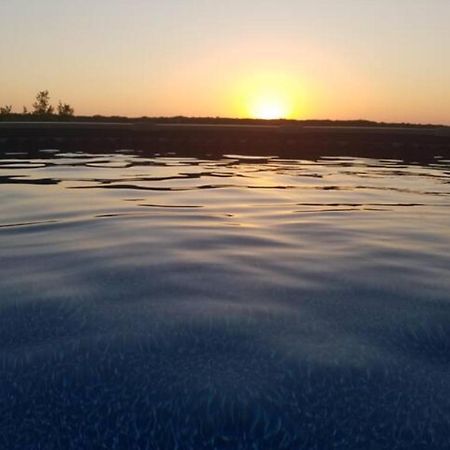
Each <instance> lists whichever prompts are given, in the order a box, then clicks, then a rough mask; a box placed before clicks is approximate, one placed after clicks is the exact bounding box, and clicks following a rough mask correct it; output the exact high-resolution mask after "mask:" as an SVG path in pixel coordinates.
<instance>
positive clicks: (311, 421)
mask: <svg viewBox="0 0 450 450" xmlns="http://www.w3.org/2000/svg"><path fill="white" fill-rule="evenodd" d="M0 183H1V186H0V205H1V215H0V249H1V253H0V364H1V370H0V399H1V401H0V448H5V449H9V450H11V449H16V448H17V449H46V450H47V449H54V448H55V449H57V448H58V449H59V448H61V449H72V448H73V449H90V448H107V449H115V448H128V449H138V448H142V449H196V450H197V449H225V448H226V449H233V450H236V449H265V450H266V449H267V450H275V449H317V450H327V449H332V448H336V449H390V450H392V449H427V450H428V449H446V448H449V445H450V213H449V211H450V209H449V207H450V160H448V159H444V158H442V157H439V155H436V156H435V157H434V158H430V161H429V162H428V163H427V164H425V163H414V162H413V161H408V162H405V161H403V160H380V159H368V158H367V159H364V158H356V157H346V156H345V155H344V156H342V157H335V156H334V157H327V156H323V157H321V158H318V159H316V160H302V159H283V158H280V157H277V156H276V155H274V156H273V157H268V156H261V157H248V156H243V155H238V154H233V152H232V151H230V153H229V154H224V155H221V156H216V157H214V158H213V157H212V156H210V157H208V156H205V155H203V156H201V157H200V156H198V157H182V156H180V155H177V154H176V153H171V154H148V153H143V152H139V151H134V150H123V151H117V152H113V153H103V154H100V153H87V152H83V151H78V152H71V153H68V152H63V151H59V150H52V149H44V150H41V151H39V152H12V151H11V152H3V153H1V154H0Z"/></svg>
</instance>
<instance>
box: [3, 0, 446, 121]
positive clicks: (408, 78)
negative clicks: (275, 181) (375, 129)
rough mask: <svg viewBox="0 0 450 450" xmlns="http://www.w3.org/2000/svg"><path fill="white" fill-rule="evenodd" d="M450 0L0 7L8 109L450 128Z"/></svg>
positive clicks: (115, 0) (11, 3)
mask: <svg viewBox="0 0 450 450" xmlns="http://www.w3.org/2000/svg"><path fill="white" fill-rule="evenodd" d="M449 23H450V1H449V0H373V1H371V0H340V1H336V0H315V1H314V2H313V1H309V0H308V1H303V0H278V1H277V2H275V1H267V0H227V1H223V0H220V1H218V0H210V1H206V0H203V1H201V0H197V1H194V0H165V1H164V2H161V1H153V0H128V1H123V0H89V1H85V0H70V1H69V0H2V1H0V65H1V71H0V105H3V104H12V105H13V106H14V110H15V111H21V110H22V106H23V105H25V106H27V107H30V105H31V103H32V101H33V97H34V95H35V93H36V92H37V91H38V90H42V89H48V90H49V91H50V93H51V95H52V99H53V100H54V102H55V103H56V102H57V101H58V100H63V101H66V102H68V103H70V104H71V105H72V106H74V107H75V110H76V113H78V114H104V115H113V114H118V115H128V116H142V115H147V116H173V115H187V116H224V117H225V116H226V117H249V116H258V115H262V112H263V111H264V110H265V108H266V107H269V109H270V108H271V109H272V111H270V112H273V113H278V109H277V107H278V104H279V105H281V106H280V108H279V109H280V111H279V113H280V115H285V116H288V117H294V118H300V119H302V118H321V119H325V118H330V119H359V118H364V119H372V120H382V121H396V122H402V121H408V122H421V123H445V124H450V27H449V25H448V24H449Z"/></svg>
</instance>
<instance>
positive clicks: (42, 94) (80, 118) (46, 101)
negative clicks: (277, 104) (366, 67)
mask: <svg viewBox="0 0 450 450" xmlns="http://www.w3.org/2000/svg"><path fill="white" fill-rule="evenodd" d="M50 100H51V99H50V93H49V91H48V90H43V91H39V92H38V93H37V94H36V97H35V101H34V103H33V104H32V109H31V110H28V108H27V107H26V106H23V109H22V112H20V113H18V112H14V108H13V106H12V105H3V106H0V121H2V122H6V121H13V122H36V121H37V122H42V121H44V122H59V121H65V122H66V121H67V122H94V123H95V122H108V123H141V124H142V123H148V124H152V123H158V124H211V125H303V126H324V127H325V126H326V127H336V126H343V127H394V128H398V127H403V128H436V127H443V125H440V124H419V123H408V122H379V121H373V120H366V119H354V120H333V119H257V118H233V117H218V116H215V117H211V116H206V117H192V116H181V115H177V116H152V117H150V116H140V117H128V116H121V115H112V116H104V115H100V114H94V115H90V116H89V115H76V114H75V109H74V108H73V106H71V105H70V104H68V103H63V102H61V101H59V102H58V104H57V106H56V107H55V106H53V105H52V104H51V101H50Z"/></svg>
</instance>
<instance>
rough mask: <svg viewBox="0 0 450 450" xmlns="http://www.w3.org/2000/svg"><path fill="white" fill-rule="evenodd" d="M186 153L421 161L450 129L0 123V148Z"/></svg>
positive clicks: (448, 145)
mask: <svg viewBox="0 0 450 450" xmlns="http://www.w3.org/2000/svg"><path fill="white" fill-rule="evenodd" d="M52 148H53V149H60V150H67V151H90V152H105V151H117V150H123V149H133V150H135V151H139V152H142V153H143V154H148V155H151V154H155V153H159V154H167V153H171V152H175V153H177V154H179V155H186V156H199V155H206V156H208V155H209V156H217V155H221V154H226V153H234V154H236V153H238V154H242V155H277V156H280V157H286V158H306V159H310V158H312V159H314V158H317V157H319V156H324V155H329V156H338V155H339V156H359V157H370V158H390V159H402V160H406V161H418V162H426V161H428V160H430V159H432V158H433V157H434V156H436V155H439V156H442V157H445V158H447V157H450V127H445V126H441V127H440V126H430V127H426V126H415V127H411V126H373V125H371V126H342V125H335V126H330V125H322V126H321V125H298V124H293V125H291V124H281V125H279V124H278V125H277V124H269V125H265V124H264V125H262V124H241V123H239V124H234V123H222V124H221V123H139V122H77V121H70V122H36V121H35V122H0V152H2V153H4V152H14V151H27V152H33V151H38V150H42V149H52Z"/></svg>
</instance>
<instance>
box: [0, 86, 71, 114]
mask: <svg viewBox="0 0 450 450" xmlns="http://www.w3.org/2000/svg"><path fill="white" fill-rule="evenodd" d="M74 113H75V110H74V109H73V108H72V106H70V105H69V104H68V103H63V102H61V100H60V101H59V102H58V104H57V105H56V108H55V107H54V106H52V104H51V103H50V94H49V92H48V91H39V92H38V93H37V94H36V98H35V101H34V103H33V105H32V110H31V111H28V108H27V107H26V106H24V107H23V110H22V115H27V114H33V115H35V116H52V115H58V116H61V117H72V116H73V115H74ZM11 114H14V113H13V107H12V105H4V106H0V116H8V115H11Z"/></svg>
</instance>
